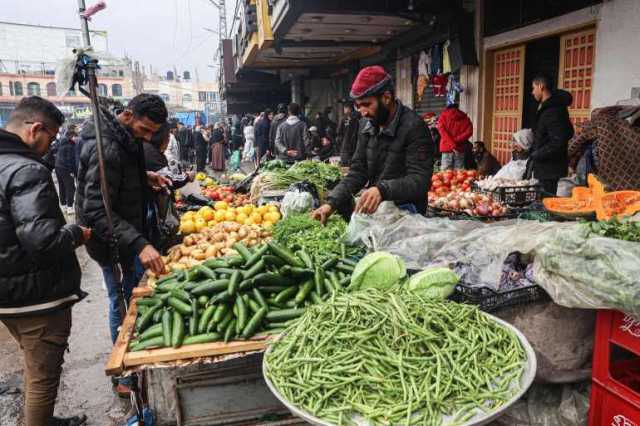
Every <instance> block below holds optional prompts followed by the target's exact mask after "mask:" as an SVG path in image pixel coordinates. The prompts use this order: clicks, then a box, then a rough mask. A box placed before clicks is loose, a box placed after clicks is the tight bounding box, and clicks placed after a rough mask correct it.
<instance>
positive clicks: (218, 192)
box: [201, 186, 251, 207]
mask: <svg viewBox="0 0 640 426" xmlns="http://www.w3.org/2000/svg"><path fill="white" fill-rule="evenodd" d="M201 191H202V195H204V196H205V197H207V198H209V199H210V200H211V201H225V202H226V203H227V204H229V205H230V206H234V207H239V206H244V205H247V204H250V203H251V201H250V200H249V195H248V194H236V193H235V192H234V190H233V187H231V186H219V187H217V188H202V190H201Z"/></svg>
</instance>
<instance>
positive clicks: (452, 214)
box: [425, 206, 518, 222]
mask: <svg viewBox="0 0 640 426" xmlns="http://www.w3.org/2000/svg"><path fill="white" fill-rule="evenodd" d="M425 216H426V217H446V218H448V219H451V220H477V221H479V222H498V221H501V220H509V219H516V218H517V217H518V213H517V212H513V211H510V210H507V213H506V214H504V215H502V216H470V215H468V214H467V213H465V212H459V211H454V210H447V209H441V208H439V207H432V206H427V214H426V215H425Z"/></svg>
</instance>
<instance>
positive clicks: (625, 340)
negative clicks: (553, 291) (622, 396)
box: [592, 310, 640, 426]
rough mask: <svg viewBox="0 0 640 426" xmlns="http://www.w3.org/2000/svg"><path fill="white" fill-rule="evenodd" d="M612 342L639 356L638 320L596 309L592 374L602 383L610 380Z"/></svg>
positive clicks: (618, 313)
mask: <svg viewBox="0 0 640 426" xmlns="http://www.w3.org/2000/svg"><path fill="white" fill-rule="evenodd" d="M612 344H614V345H616V346H619V347H621V348H623V349H625V350H627V351H629V352H631V353H632V354H635V355H637V356H640V321H638V320H637V319H635V318H633V317H632V316H631V315H626V314H624V313H622V312H619V311H610V310H600V311H598V318H597V321H596V334H595V342H594V345H593V373H592V374H593V378H594V379H597V380H599V381H601V382H602V383H607V382H608V381H610V380H612V376H611V371H610V366H611V345H612ZM638 426H640V425H638Z"/></svg>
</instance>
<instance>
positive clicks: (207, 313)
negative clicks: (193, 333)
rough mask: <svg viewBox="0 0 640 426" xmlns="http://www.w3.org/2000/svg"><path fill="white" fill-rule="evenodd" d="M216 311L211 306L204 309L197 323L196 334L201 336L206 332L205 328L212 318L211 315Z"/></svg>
mask: <svg viewBox="0 0 640 426" xmlns="http://www.w3.org/2000/svg"><path fill="white" fill-rule="evenodd" d="M215 311H216V307H215V306H213V305H209V306H207V307H206V309H205V310H204V312H203V313H202V315H201V316H200V321H199V322H198V333H199V334H202V333H204V332H205V331H206V330H207V326H208V325H209V322H210V321H211V318H213V314H214V313H215Z"/></svg>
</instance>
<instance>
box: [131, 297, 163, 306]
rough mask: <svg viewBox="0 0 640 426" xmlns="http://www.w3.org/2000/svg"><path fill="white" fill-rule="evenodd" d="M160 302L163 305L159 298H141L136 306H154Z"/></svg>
mask: <svg viewBox="0 0 640 426" xmlns="http://www.w3.org/2000/svg"><path fill="white" fill-rule="evenodd" d="M158 302H160V303H162V302H161V300H160V298H159V297H141V298H139V299H138V301H137V302H136V304H137V305H138V306H153V305H155V304H157V303H158Z"/></svg>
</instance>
